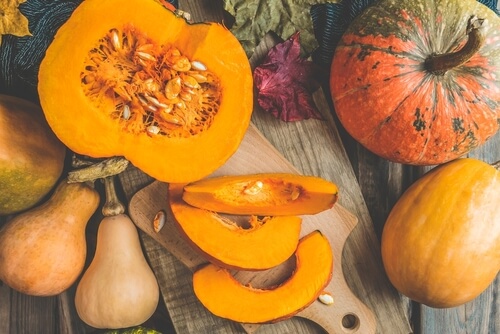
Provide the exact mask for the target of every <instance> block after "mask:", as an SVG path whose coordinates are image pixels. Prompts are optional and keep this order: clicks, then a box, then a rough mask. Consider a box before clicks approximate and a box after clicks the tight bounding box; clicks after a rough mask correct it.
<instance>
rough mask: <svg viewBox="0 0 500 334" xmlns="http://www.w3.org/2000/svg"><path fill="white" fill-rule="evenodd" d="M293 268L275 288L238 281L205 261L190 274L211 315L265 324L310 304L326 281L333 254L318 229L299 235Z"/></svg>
mask: <svg viewBox="0 0 500 334" xmlns="http://www.w3.org/2000/svg"><path fill="white" fill-rule="evenodd" d="M295 256H296V268H295V271H294V272H293V273H292V275H291V276H290V277H289V278H288V280H286V281H285V282H283V283H282V284H281V285H279V286H277V287H272V288H269V289H257V288H252V287H250V286H247V285H243V284H242V283H240V282H238V281H237V280H236V279H235V278H234V277H233V276H232V275H231V272H230V271H229V270H227V269H222V268H220V267H218V266H216V265H214V264H208V265H206V266H204V267H202V268H201V269H198V270H197V271H196V272H195V273H194V275H193V288H194V292H195V294H196V296H197V298H198V299H199V300H200V301H201V303H202V304H203V305H204V306H205V307H206V308H207V309H208V310H209V311H210V312H212V313H213V314H215V315H217V316H219V317H222V318H227V319H231V320H233V321H237V322H242V323H267V322H275V321H278V320H282V319H286V318H290V317H292V316H293V315H295V314H296V313H297V312H299V311H300V310H302V309H304V308H305V307H307V306H308V305H310V304H311V303H312V302H313V301H314V300H316V298H317V297H318V296H319V295H320V294H321V293H322V291H323V289H324V288H325V286H326V285H327V284H328V283H329V281H330V279H331V275H332V271H333V253H332V249H331V247H330V244H329V242H328V239H327V238H326V237H325V236H324V235H322V234H321V233H320V232H319V231H314V232H312V233H310V234H308V235H307V236H305V237H303V238H302V239H301V241H300V243H299V245H298V247H297V250H296V253H295Z"/></svg>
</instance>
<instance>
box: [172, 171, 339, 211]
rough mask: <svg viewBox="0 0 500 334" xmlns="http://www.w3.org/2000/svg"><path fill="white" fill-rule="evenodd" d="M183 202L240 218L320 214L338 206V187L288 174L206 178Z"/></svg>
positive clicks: (194, 184) (187, 192) (188, 190)
mask: <svg viewBox="0 0 500 334" xmlns="http://www.w3.org/2000/svg"><path fill="white" fill-rule="evenodd" d="M182 198H183V199H184V201H186V202H187V203H189V204H191V205H193V206H195V207H198V208H202V209H205V210H210V211H215V212H221V213H227V214H240V215H260V216H266V215H268V216H283V215H285V216H290V215H308V214H316V213H319V212H321V211H324V210H327V209H330V208H331V207H333V205H334V204H335V203H336V202H337V199H338V188H337V186H336V185H335V184H334V183H332V182H329V181H327V180H325V179H322V178H319V177H315V176H306V175H298V174H288V173H263V174H250V175H234V176H221V177H213V178H205V179H202V180H198V181H195V182H192V183H189V184H187V185H186V186H185V187H184V193H183V196H182Z"/></svg>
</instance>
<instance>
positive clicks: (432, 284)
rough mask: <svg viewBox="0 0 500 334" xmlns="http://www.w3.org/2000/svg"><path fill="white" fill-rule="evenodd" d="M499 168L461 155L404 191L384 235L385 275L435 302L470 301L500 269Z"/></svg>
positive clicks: (417, 298) (438, 304) (426, 301)
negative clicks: (462, 157) (460, 157)
mask: <svg viewBox="0 0 500 334" xmlns="http://www.w3.org/2000/svg"><path fill="white" fill-rule="evenodd" d="M499 189H500V172H499V171H497V170H496V169H495V168H493V167H492V166H490V165H488V164H486V163H485V162H482V161H480V160H476V159H471V158H464V159H458V160H454V161H451V162H448V163H447V164H444V165H441V166H440V167H437V168H435V169H433V170H431V171H430V172H428V173H427V174H425V175H424V176H423V177H422V178H421V179H419V180H417V181H416V182H415V183H414V184H413V185H412V186H410V188H408V190H407V191H406V192H405V193H404V194H403V195H402V196H401V198H400V199H399V200H398V202H397V203H396V205H395V206H394V207H393V209H392V210H391V213H390V215H389V217H388V219H387V221H386V224H385V226H384V230H383V233H382V240H381V242H382V246H381V248H382V258H383V263H384V267H385V270H386V272H387V275H388V277H389V279H390V281H391V282H392V284H393V285H394V286H395V287H396V289H397V290H399V291H400V292H401V293H403V294H404V295H406V296H408V297H409V298H411V299H413V300H415V301H417V302H419V303H423V304H426V305H428V306H431V307H439V308H443V307H454V306H458V305H461V304H463V303H466V302H468V301H470V300H472V299H474V298H475V297H477V296H478V295H479V294H480V293H481V292H483V291H484V290H485V289H486V288H487V287H488V285H489V284H490V283H491V282H492V281H493V280H494V279H495V277H496V275H497V274H498V272H499V270H500V211H499V210H498V203H500V191H499Z"/></svg>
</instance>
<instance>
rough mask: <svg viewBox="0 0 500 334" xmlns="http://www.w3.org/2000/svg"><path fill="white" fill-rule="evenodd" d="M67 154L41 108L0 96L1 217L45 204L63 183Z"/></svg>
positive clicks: (10, 97) (13, 98)
mask: <svg viewBox="0 0 500 334" xmlns="http://www.w3.org/2000/svg"><path fill="white" fill-rule="evenodd" d="M65 155H66V147H65V146H64V145H63V144H62V143H61V142H60V141H59V140H58V139H57V137H56V136H55V135H54V133H53V132H52V130H51V129H50V128H49V126H48V124H47V122H46V121H45V118H44V116H43V112H42V110H41V109H40V108H39V107H38V106H37V105H35V104H33V103H31V102H28V101H25V100H22V99H19V98H16V97H12V96H7V95H0V189H1V192H0V215H9V214H13V213H17V212H19V211H22V210H25V209H28V208H31V207H32V206H34V205H35V204H37V203H38V202H39V201H41V200H42V199H43V198H44V196H45V195H47V194H48V193H49V192H50V190H52V188H53V187H54V186H55V184H56V182H57V181H58V180H59V177H60V176H61V173H62V171H63V168H64V159H65Z"/></svg>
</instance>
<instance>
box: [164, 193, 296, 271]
mask: <svg viewBox="0 0 500 334" xmlns="http://www.w3.org/2000/svg"><path fill="white" fill-rule="evenodd" d="M168 189H169V191H168V199H169V204H170V209H171V211H172V214H173V217H174V221H175V224H176V226H177V227H178V229H179V230H180V231H181V233H182V234H183V236H184V237H185V238H186V240H187V241H188V242H189V243H190V244H191V245H192V246H193V247H194V248H195V249H197V250H198V251H199V252H201V253H202V254H203V255H204V256H205V257H206V258H207V259H208V260H209V261H210V262H212V263H215V264H217V265H219V266H221V267H225V268H230V269H240V270H264V269H269V268H272V267H274V266H277V265H279V264H280V263H282V262H285V261H286V260H287V259H288V258H289V257H290V256H292V255H293V253H294V252H295V250H296V248H297V244H298V242H299V239H300V227H301V223H302V219H301V218H300V217H298V216H277V217H264V218H262V219H261V218H258V217H257V216H254V215H252V216H251V217H250V220H249V222H248V225H249V226H248V227H245V228H244V227H241V226H240V224H238V223H237V222H236V221H235V220H234V219H231V217H223V216H221V215H219V214H217V213H214V212H211V211H208V210H203V209H199V208H196V207H194V206H191V205H189V204H187V203H186V202H184V200H183V199H182V191H183V185H182V184H170V185H169V188H168Z"/></svg>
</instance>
